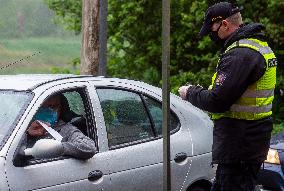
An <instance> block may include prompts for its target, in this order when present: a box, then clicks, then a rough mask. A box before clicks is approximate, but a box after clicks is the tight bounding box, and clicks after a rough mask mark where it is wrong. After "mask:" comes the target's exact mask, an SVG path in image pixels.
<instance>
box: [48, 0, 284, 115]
mask: <svg viewBox="0 0 284 191" xmlns="http://www.w3.org/2000/svg"><path fill="white" fill-rule="evenodd" d="M56 1H58V0H49V2H56ZM68 2H69V3H70V4H72V6H71V5H70V7H74V4H78V2H80V1H76V0H68ZM216 2H218V1H217V0H215V1H211V0H210V1H209V0H172V6H171V8H172V10H171V24H172V26H171V75H172V76H171V86H172V91H173V92H177V88H178V87H179V86H180V85H182V84H185V83H186V82H190V83H193V84H197V83H198V84H200V85H203V86H204V87H207V86H208V85H209V84H210V80H211V75H212V73H213V72H214V69H215V67H216V63H217V60H218V52H216V47H215V46H214V45H213V44H212V43H211V42H210V39H209V38H208V37H206V38H204V39H198V37H197V36H198V32H199V30H200V28H201V25H202V21H203V17H204V12H205V10H206V9H207V7H208V6H209V5H210V4H213V3H216ZM232 2H234V3H238V4H240V5H243V6H244V11H243V12H242V15H243V18H245V22H260V23H263V24H264V25H265V27H266V34H267V35H268V37H269V38H270V39H271V40H270V41H271V46H273V50H274V51H275V53H276V55H277V57H278V61H279V63H280V64H281V63H284V20H283V19H282V18H283V12H284V1H283V0H252V1H249V2H248V1H246V0H235V1H232ZM70 7H68V6H65V7H62V6H61V7H59V6H57V7H51V8H52V9H53V10H55V11H57V12H59V13H60V14H57V15H59V17H60V18H61V19H62V22H64V24H65V25H67V26H68V27H69V28H73V29H74V30H75V31H79V30H78V29H79V28H80V24H81V23H80V22H79V21H80V19H73V20H70V19H66V18H65V17H63V15H69V14H72V11H73V10H72V9H71V8H70ZM161 8H162V1H153V0H137V1H128V0H119V1H117V0H109V15H108V23H109V31H108V32H109V33H108V34H109V39H108V74H110V75H112V76H115V77H123V78H132V79H137V80H143V81H145V82H148V83H151V84H153V85H160V82H161V65H162V64H161V30H162V29H161V16H162V10H161ZM74 12H75V13H77V12H78V10H77V9H76V11H74ZM63 13H64V14H63ZM283 73H284V72H283V69H282V68H281V67H279V69H278V82H277V83H278V84H277V88H278V89H279V88H282V89H284V78H282V77H281V75H282V74H283ZM277 96H278V95H276V98H277ZM275 100H277V99H275ZM279 105H280V104H278V105H276V106H274V110H275V112H274V113H275V115H279V114H280V111H281V108H283V107H284V106H283V105H282V106H279ZM282 110H283V109H282ZM282 119H283V118H282Z"/></svg>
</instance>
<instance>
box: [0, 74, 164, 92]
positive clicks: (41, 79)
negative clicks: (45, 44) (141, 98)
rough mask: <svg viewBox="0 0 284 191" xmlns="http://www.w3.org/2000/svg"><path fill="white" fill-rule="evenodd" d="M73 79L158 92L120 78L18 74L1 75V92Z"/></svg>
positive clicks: (33, 87) (149, 86) (155, 88)
mask: <svg viewBox="0 0 284 191" xmlns="http://www.w3.org/2000/svg"><path fill="white" fill-rule="evenodd" d="M72 78H77V79H78V78H85V79H86V80H90V81H91V80H96V81H105V82H113V81H115V82H118V83H128V84H134V85H136V86H140V87H144V88H147V89H149V90H152V91H155V92H156V91H157V90H158V88H157V87H154V86H151V85H149V84H147V83H144V82H141V81H134V80H128V79H119V78H105V77H102V76H98V77H95V76H91V75H74V74H18V75H0V90H16V91H25V90H32V89H35V88H36V87H38V86H41V85H43V84H46V83H49V82H53V81H60V80H66V79H72Z"/></svg>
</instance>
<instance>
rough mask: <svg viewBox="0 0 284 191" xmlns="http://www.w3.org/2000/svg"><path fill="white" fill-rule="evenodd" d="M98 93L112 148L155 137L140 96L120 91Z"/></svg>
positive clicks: (101, 90)
mask: <svg viewBox="0 0 284 191" xmlns="http://www.w3.org/2000/svg"><path fill="white" fill-rule="evenodd" d="M97 92H98V95H99V99H100V102H101V107H102V110H103V115H104V119H105V125H106V130H107V133H108V140H109V146H110V147H111V146H115V145H119V144H125V143H131V142H135V141H139V140H143V139H147V138H149V137H153V136H154V133H153V130H152V126H151V122H150V119H149V115H148V114H147V111H146V108H145V106H144V104H143V101H142V99H141V97H140V95H138V94H136V93H133V92H129V91H124V90H118V89H97Z"/></svg>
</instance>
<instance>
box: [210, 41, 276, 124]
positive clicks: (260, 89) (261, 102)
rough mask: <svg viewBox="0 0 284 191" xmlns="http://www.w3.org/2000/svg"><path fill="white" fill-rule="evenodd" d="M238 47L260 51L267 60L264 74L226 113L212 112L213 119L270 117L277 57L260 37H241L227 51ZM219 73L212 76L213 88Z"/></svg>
mask: <svg viewBox="0 0 284 191" xmlns="http://www.w3.org/2000/svg"><path fill="white" fill-rule="evenodd" d="M236 47H246V48H251V49H253V50H255V51H258V52H259V53H260V54H261V55H262V56H263V57H264V59H265V61H266V71H265V73H264V75H263V76H262V77H261V78H260V79H259V80H258V81H256V82H255V83H254V84H252V85H250V86H249V87H248V88H247V90H246V91H245V92H244V93H243V94H242V96H241V97H240V98H239V99H238V100H237V101H236V102H235V103H234V104H233V105H232V106H231V107H230V109H229V111H227V112H225V113H212V116H211V118H212V119H220V118H222V117H229V118H235V119H245V120H257V119H262V118H265V117H269V116H270V115H271V114H272V111H271V109H272V101H273V98H274V88H275V84H276V65H277V61H276V57H275V55H274V53H273V51H272V50H271V48H270V47H269V46H268V44H267V42H263V41H260V40H258V39H253V38H249V39H241V40H239V41H237V42H234V43H233V44H232V45H230V46H229V47H228V48H227V49H226V51H225V53H226V52H228V51H230V50H231V49H233V48H236ZM216 76H217V73H215V74H214V75H213V77H212V84H211V88H212V87H213V85H214V81H215V78H216Z"/></svg>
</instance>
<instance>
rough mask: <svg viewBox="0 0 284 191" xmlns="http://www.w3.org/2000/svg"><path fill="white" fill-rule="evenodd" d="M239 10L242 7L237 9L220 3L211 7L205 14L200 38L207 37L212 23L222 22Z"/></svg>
mask: <svg viewBox="0 0 284 191" xmlns="http://www.w3.org/2000/svg"><path fill="white" fill-rule="evenodd" d="M241 10H243V7H238V6H237V5H235V4H232V3H228V2H220V3H216V4H214V5H212V6H211V7H209V8H208V9H207V11H206V13H205V17H204V22H203V25H202V28H201V30H200V32H199V35H200V37H203V36H205V35H207V34H208V33H209V32H210V31H211V27H212V25H213V23H214V22H216V21H218V20H224V19H226V18H228V17H230V16H232V15H233V14H235V13H238V12H240V11H241Z"/></svg>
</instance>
